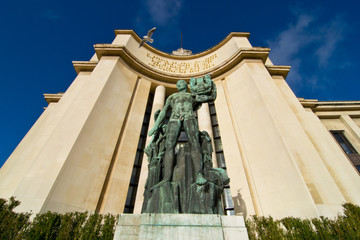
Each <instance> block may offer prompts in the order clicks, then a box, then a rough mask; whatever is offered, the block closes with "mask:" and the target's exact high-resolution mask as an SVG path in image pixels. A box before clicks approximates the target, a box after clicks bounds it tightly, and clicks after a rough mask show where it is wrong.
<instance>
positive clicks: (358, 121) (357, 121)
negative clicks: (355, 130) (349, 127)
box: [352, 118, 360, 127]
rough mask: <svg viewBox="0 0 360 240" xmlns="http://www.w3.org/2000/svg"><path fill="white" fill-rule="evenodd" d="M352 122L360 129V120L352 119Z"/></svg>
mask: <svg viewBox="0 0 360 240" xmlns="http://www.w3.org/2000/svg"><path fill="white" fill-rule="evenodd" d="M352 120H353V121H354V122H355V123H356V124H357V125H358V127H360V118H352Z"/></svg>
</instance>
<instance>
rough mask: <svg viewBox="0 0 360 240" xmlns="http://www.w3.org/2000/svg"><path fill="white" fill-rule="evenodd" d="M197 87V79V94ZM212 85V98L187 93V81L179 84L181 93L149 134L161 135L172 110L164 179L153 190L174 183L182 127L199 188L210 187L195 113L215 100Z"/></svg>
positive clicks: (172, 98) (169, 102)
mask: <svg viewBox="0 0 360 240" xmlns="http://www.w3.org/2000/svg"><path fill="white" fill-rule="evenodd" d="M207 79H210V77H208V76H206V78H205V80H207ZM194 81H195V82H194ZM210 81H211V80H210ZM196 84H197V82H196V79H194V80H193V82H192V85H191V86H192V88H193V89H195V90H196ZM211 85H212V86H210V87H211V89H212V92H211V93H210V94H204V95H202V94H197V93H196V92H192V93H189V92H187V90H188V85H187V83H186V81H184V80H179V81H178V82H177V83H176V87H177V89H178V92H177V93H174V94H172V95H170V96H169V97H168V98H167V100H166V102H165V106H164V108H163V109H162V110H161V112H160V114H159V116H158V118H157V120H156V121H155V124H154V126H153V128H152V129H151V130H150V131H149V136H152V135H153V134H155V133H156V132H157V131H159V126H160V124H161V123H162V122H163V121H164V119H165V116H166V113H167V112H168V111H169V110H170V109H171V110H172V113H171V116H170V119H169V122H168V124H167V131H166V139H165V154H164V158H163V166H164V168H163V179H162V181H160V182H159V183H158V184H156V185H155V186H153V187H152V189H155V188H157V187H160V186H162V185H164V184H165V183H167V182H171V178H172V174H173V170H174V158H175V146H176V143H177V140H178V138H179V134H180V131H181V128H182V127H183V128H184V130H185V133H186V135H187V137H188V142H189V145H190V156H191V159H192V163H193V166H194V170H195V173H196V184H198V185H204V184H206V182H207V180H206V179H205V178H204V175H203V161H202V152H201V146H200V143H199V127H198V123H197V120H196V114H195V111H196V110H197V109H198V108H199V107H200V106H201V104H202V103H204V102H210V101H214V100H215V98H216V86H215V84H214V83H213V82H212V81H211ZM194 86H195V87H194ZM203 86H204V84H203V83H199V88H201V87H203Z"/></svg>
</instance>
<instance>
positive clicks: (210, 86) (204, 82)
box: [190, 75, 217, 103]
mask: <svg viewBox="0 0 360 240" xmlns="http://www.w3.org/2000/svg"><path fill="white" fill-rule="evenodd" d="M190 91H191V94H192V95H193V96H194V98H195V101H196V102H198V103H204V102H212V101H214V100H215V99H216V96H217V91H216V85H215V83H214V82H213V81H212V80H211V78H210V75H205V76H204V77H201V78H191V79H190Z"/></svg>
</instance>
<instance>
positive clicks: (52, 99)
mask: <svg viewBox="0 0 360 240" xmlns="http://www.w3.org/2000/svg"><path fill="white" fill-rule="evenodd" d="M43 95H44V98H45V100H46V102H47V103H48V104H50V103H57V102H58V101H60V99H61V97H62V96H63V95H64V93H44V94H43Z"/></svg>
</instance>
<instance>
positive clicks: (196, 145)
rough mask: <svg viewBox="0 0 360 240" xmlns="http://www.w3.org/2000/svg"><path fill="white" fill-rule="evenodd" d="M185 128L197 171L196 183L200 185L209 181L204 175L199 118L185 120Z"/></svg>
mask: <svg viewBox="0 0 360 240" xmlns="http://www.w3.org/2000/svg"><path fill="white" fill-rule="evenodd" d="M184 130H185V132H186V135H187V137H188V141H189V144H190V155H191V160H192V162H193V164H194V168H195V169H194V170H195V173H196V183H197V184H199V185H203V184H205V183H206V182H207V181H206V179H205V178H204V176H203V161H202V154H201V147H200V142H199V127H198V124H197V120H196V119H195V118H190V119H187V120H185V121H184Z"/></svg>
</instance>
